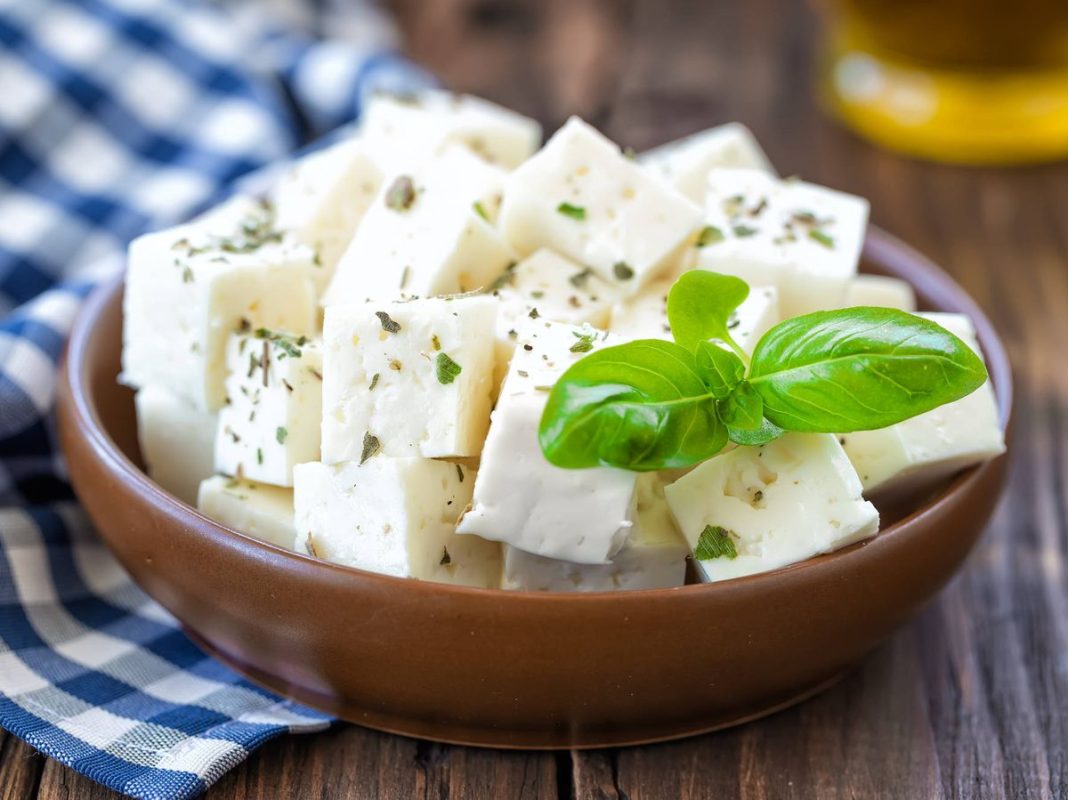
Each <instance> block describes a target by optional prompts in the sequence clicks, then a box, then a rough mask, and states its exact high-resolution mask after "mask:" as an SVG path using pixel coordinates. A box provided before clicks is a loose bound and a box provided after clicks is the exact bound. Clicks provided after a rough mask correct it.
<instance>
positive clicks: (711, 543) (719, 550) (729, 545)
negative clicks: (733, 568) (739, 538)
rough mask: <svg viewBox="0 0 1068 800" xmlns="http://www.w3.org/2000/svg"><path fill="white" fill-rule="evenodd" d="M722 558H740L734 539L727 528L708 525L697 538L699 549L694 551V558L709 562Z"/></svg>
mask: <svg viewBox="0 0 1068 800" xmlns="http://www.w3.org/2000/svg"><path fill="white" fill-rule="evenodd" d="M722 556H726V557H727V558H729V559H734V558H737V557H738V549H737V548H736V547H735V546H734V539H733V538H731V535H730V532H729V531H727V529H726V528H721V527H720V526H719V525H714V526H713V525H706V526H705V529H704V530H703V531H701V535H700V536H699V537H698V538H697V547H695V548H694V549H693V557H694V558H696V559H697V560H698V561H708V560H709V559H712V558H720V557H722Z"/></svg>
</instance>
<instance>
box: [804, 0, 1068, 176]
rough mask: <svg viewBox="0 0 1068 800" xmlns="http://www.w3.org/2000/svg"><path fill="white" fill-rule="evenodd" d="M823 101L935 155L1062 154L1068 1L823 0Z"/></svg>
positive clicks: (901, 144) (1033, 157)
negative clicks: (825, 24) (826, 21)
mask: <svg viewBox="0 0 1068 800" xmlns="http://www.w3.org/2000/svg"><path fill="white" fill-rule="evenodd" d="M821 4H822V5H826V6H827V9H828V14H829V22H830V24H829V26H828V36H829V42H828V50H827V61H826V64H825V71H824V73H823V83H824V86H823V88H824V91H825V94H826V96H827V99H828V102H829V104H830V107H831V109H832V110H833V111H834V112H835V113H836V114H837V115H838V116H839V117H840V118H841V119H842V120H843V121H845V123H846V124H848V125H850V126H851V127H852V128H854V129H855V130H856V131H858V132H859V133H861V134H862V135H864V136H866V137H867V138H869V139H871V140H873V141H875V142H877V143H879V144H881V145H884V146H886V147H890V148H893V149H896V150H900V151H903V152H907V153H911V154H913V155H917V156H921V157H925V158H930V159H934V160H938V161H951V162H957V163H971V164H1008V163H1022V162H1028V161H1044V160H1052V159H1056V158H1064V157H1068V0H823V2H822V3H821Z"/></svg>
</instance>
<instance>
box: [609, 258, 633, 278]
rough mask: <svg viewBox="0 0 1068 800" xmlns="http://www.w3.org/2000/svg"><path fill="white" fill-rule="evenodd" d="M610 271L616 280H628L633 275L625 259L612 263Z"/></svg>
mask: <svg viewBox="0 0 1068 800" xmlns="http://www.w3.org/2000/svg"><path fill="white" fill-rule="evenodd" d="M612 273H613V274H614V275H615V276H616V280H618V281H629V280H630V279H631V278H633V277H634V270H633V269H631V266H630V264H628V263H627V262H626V261H617V262H616V263H615V264H613V265H612Z"/></svg>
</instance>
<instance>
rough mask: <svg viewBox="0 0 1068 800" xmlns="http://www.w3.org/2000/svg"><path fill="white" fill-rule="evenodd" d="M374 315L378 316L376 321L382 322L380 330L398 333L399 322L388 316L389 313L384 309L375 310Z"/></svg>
mask: <svg viewBox="0 0 1068 800" xmlns="http://www.w3.org/2000/svg"><path fill="white" fill-rule="evenodd" d="M375 316H376V317H378V321H379V322H381V323H382V330H384V331H385V332H386V333H399V332H400V329H401V326H400V323H399V322H395V321H394V320H393V319H391V318H390V316H389V314H387V313H386V312H385V311H376V312H375Z"/></svg>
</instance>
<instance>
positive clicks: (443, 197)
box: [323, 147, 513, 305]
mask: <svg viewBox="0 0 1068 800" xmlns="http://www.w3.org/2000/svg"><path fill="white" fill-rule="evenodd" d="M503 178H504V173H503V172H502V171H501V170H499V169H497V168H496V167H493V166H491V165H489V164H486V163H485V162H483V161H482V160H480V159H479V158H478V157H477V156H474V155H472V154H471V153H470V152H468V151H466V150H464V149H462V148H459V147H453V148H450V149H449V150H447V151H446V152H445V153H444V154H443V155H442V156H441V157H440V158H436V159H434V160H432V161H430V162H427V163H426V164H425V165H423V167H421V168H419V169H417V170H415V171H413V172H412V173H411V174H410V175H399V176H397V177H395V178H393V179H387V180H386V181H385V182H384V183H383V185H382V189H381V191H380V192H379V194H378V196H377V197H376V198H375V200H374V202H372V204H371V207H370V209H368V211H367V213H366V214H365V215H364V218H363V222H361V224H360V227H359V228H358V229H357V231H356V235H355V236H354V237H353V239H352V241H351V242H350V244H349V246H348V248H347V249H346V250H345V253H344V254H343V255H342V256H341V260H340V261H339V262H338V265H337V269H336V270H335V272H334V277H333V279H332V280H331V282H330V285H329V286H328V287H327V290H326V294H325V295H324V296H323V303H324V305H333V304H336V303H358V302H363V301H364V300H368V299H375V300H393V299H397V298H402V297H405V298H409V297H430V296H434V295H444V294H457V293H460V292H467V291H471V290H474V289H479V288H482V287H483V286H486V285H488V284H489V283H490V282H491V281H492V280H493V279H494V278H496V277H497V276H498V275H499V274H500V273H501V271H502V270H504V268H505V267H506V266H507V265H508V264H509V263H510V262H511V261H512V260H513V259H512V251H511V249H510V248H509V247H508V246H507V245H506V244H505V242H504V240H503V239H502V238H501V236H500V234H499V233H498V232H497V230H496V228H494V227H493V224H492V222H491V220H492V219H493V218H494V216H495V215H496V213H497V208H498V205H499V203H500V196H501V191H502V188H503Z"/></svg>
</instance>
